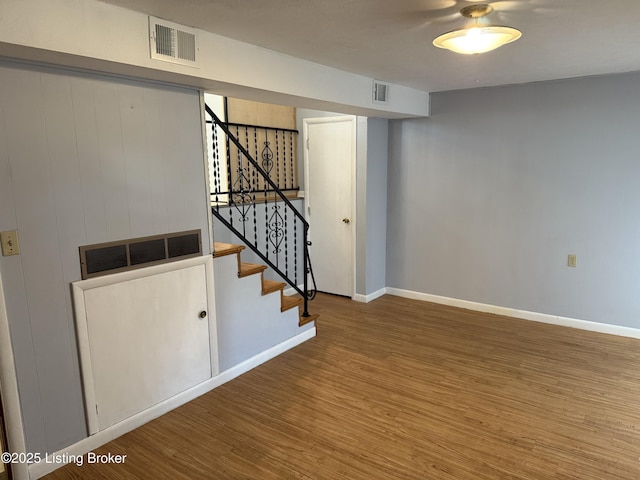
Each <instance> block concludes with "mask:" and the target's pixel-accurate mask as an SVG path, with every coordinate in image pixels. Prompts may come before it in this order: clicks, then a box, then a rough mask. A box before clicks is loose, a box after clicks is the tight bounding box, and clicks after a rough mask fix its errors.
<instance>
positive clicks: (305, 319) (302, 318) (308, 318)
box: [298, 313, 320, 327]
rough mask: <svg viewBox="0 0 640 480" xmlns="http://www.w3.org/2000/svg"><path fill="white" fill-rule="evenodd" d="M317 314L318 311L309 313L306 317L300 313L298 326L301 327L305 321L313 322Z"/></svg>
mask: <svg viewBox="0 0 640 480" xmlns="http://www.w3.org/2000/svg"><path fill="white" fill-rule="evenodd" d="M319 316H320V314H319V313H314V314H312V315H309V316H308V317H303V316H302V315H300V321H299V322H298V326H299V327H301V326H303V325H306V324H307V323H311V322H315V321H316V320H317V319H318V317H319Z"/></svg>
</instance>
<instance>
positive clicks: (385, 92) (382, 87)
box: [373, 80, 389, 103]
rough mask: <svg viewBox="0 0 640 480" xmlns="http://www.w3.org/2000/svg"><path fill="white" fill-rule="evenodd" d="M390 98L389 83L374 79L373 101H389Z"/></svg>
mask: <svg viewBox="0 0 640 480" xmlns="http://www.w3.org/2000/svg"><path fill="white" fill-rule="evenodd" d="M388 100H389V84H388V83H383V82H379V81H377V80H374V81H373V103H387V101H388Z"/></svg>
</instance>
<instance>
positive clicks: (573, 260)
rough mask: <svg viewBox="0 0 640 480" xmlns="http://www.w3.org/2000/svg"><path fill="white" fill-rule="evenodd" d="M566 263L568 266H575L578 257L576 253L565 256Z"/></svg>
mask: <svg viewBox="0 0 640 480" xmlns="http://www.w3.org/2000/svg"><path fill="white" fill-rule="evenodd" d="M567 265H568V266H569V267H577V266H578V257H577V255H574V254H571V255H569V257H568V258H567Z"/></svg>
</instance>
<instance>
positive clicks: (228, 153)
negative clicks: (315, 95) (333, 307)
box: [205, 105, 315, 317]
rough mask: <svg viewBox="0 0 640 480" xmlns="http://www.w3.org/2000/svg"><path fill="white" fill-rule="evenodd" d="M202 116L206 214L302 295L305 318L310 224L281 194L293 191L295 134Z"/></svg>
mask: <svg viewBox="0 0 640 480" xmlns="http://www.w3.org/2000/svg"><path fill="white" fill-rule="evenodd" d="M205 110H206V112H207V114H208V116H209V118H208V119H207V123H211V124H212V129H211V138H210V141H211V147H212V162H213V165H212V169H213V171H212V172H211V180H212V185H211V187H212V192H211V212H212V214H213V215H214V216H215V217H216V218H217V219H218V220H219V221H220V222H221V223H222V224H223V225H225V226H226V227H227V228H228V229H229V230H231V231H232V232H233V233H234V234H235V235H237V236H238V237H240V238H241V239H242V240H243V241H244V243H245V244H246V245H247V246H248V247H249V248H250V249H251V250H252V251H253V252H254V253H255V254H256V255H257V256H258V257H259V258H261V259H262V261H264V262H265V263H266V264H267V265H268V266H270V267H271V268H272V269H273V270H274V271H275V272H276V273H277V274H278V275H279V276H280V277H282V279H283V280H284V281H286V282H287V283H288V284H289V285H290V286H291V287H292V288H293V289H294V290H295V291H296V292H298V293H299V294H300V295H302V298H303V300H304V310H303V314H302V315H303V317H308V316H309V310H308V301H309V300H311V299H313V297H314V296H315V289H310V288H309V284H308V278H307V277H308V274H310V275H311V277H312V279H313V271H312V267H311V262H310V259H309V249H308V236H309V224H308V223H307V221H306V220H305V218H304V216H303V215H302V214H301V213H300V212H299V211H298V209H297V208H296V207H295V206H294V205H293V203H292V202H291V200H290V199H289V198H287V195H286V194H285V191H288V192H295V191H297V190H298V187H297V181H296V178H295V174H296V170H295V164H294V163H295V156H294V146H295V136H294V134H296V133H297V132H296V131H295V130H287V129H273V128H265V127H255V126H252V125H240V124H230V123H226V122H223V121H222V120H220V118H218V116H217V115H216V114H215V113H214V112H213V110H212V109H211V108H210V107H209V106H208V105H205ZM253 155H255V157H254V156H253ZM256 158H260V160H261V162H260V163H258V162H257V161H256ZM282 187H284V188H282ZM300 282H301V283H300Z"/></svg>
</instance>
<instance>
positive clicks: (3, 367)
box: [0, 272, 29, 480]
mask: <svg viewBox="0 0 640 480" xmlns="http://www.w3.org/2000/svg"><path fill="white" fill-rule="evenodd" d="M0 394H1V395H2V406H3V407H4V415H3V418H4V422H5V423H4V425H5V428H6V432H5V433H6V434H7V443H8V445H7V446H6V447H7V450H8V451H10V452H12V453H26V451H27V450H26V441H25V436H24V430H23V427H22V425H23V424H22V410H21V407H20V395H19V393H18V377H17V375H16V369H15V361H14V356H13V345H12V343H11V333H10V331H9V317H8V315H7V308H6V303H5V298H4V288H3V286H2V272H0ZM9 468H11V473H12V474H13V478H14V479H15V480H23V479H25V480H26V479H28V478H29V469H28V466H27V464H26V463H14V464H12V465H9Z"/></svg>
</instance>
